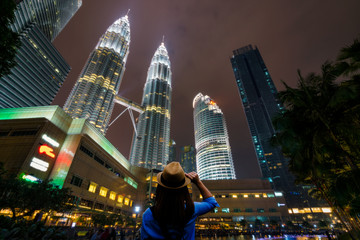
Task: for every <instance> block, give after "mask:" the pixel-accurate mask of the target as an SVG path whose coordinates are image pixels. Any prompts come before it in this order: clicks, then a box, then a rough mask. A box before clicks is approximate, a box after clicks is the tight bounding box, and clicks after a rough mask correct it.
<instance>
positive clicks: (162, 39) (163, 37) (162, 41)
mask: <svg viewBox="0 0 360 240" xmlns="http://www.w3.org/2000/svg"><path fill="white" fill-rule="evenodd" d="M164 41H165V36H164V35H163V39H162V43H164Z"/></svg>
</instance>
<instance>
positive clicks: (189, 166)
mask: <svg viewBox="0 0 360 240" xmlns="http://www.w3.org/2000/svg"><path fill="white" fill-rule="evenodd" d="M180 164H181V166H182V168H183V169H184V171H185V172H187V173H189V172H196V151H195V148H194V147H193V146H192V145H187V146H184V147H181V148H180Z"/></svg>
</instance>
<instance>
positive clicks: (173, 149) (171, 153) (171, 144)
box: [167, 139, 177, 164]
mask: <svg viewBox="0 0 360 240" xmlns="http://www.w3.org/2000/svg"><path fill="white" fill-rule="evenodd" d="M176 153H177V152H176V142H175V141H174V139H171V140H170V142H169V161H168V163H167V164H169V163H171V162H176Z"/></svg>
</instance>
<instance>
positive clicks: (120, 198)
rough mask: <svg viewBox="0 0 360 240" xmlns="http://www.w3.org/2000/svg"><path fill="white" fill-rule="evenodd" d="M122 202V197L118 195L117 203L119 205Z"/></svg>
mask: <svg viewBox="0 0 360 240" xmlns="http://www.w3.org/2000/svg"><path fill="white" fill-rule="evenodd" d="M123 200H124V196H121V195H119V196H118V199H117V201H118V202H119V203H122V202H123Z"/></svg>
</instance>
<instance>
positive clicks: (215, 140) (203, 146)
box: [193, 93, 236, 180]
mask: <svg viewBox="0 0 360 240" xmlns="http://www.w3.org/2000/svg"><path fill="white" fill-rule="evenodd" d="M193 108H194V131H195V148H196V168H197V172H198V174H199V177H200V179H202V180H219V179H236V176H235V170H234V164H233V159H232V156H231V148H230V143H229V137H228V132H227V128H226V122H225V118H224V115H223V113H222V111H221V109H220V108H219V107H218V106H217V105H216V103H215V102H214V101H213V100H211V98H210V97H209V96H204V95H202V94H201V93H199V94H198V95H196V97H195V98H194V101H193Z"/></svg>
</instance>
